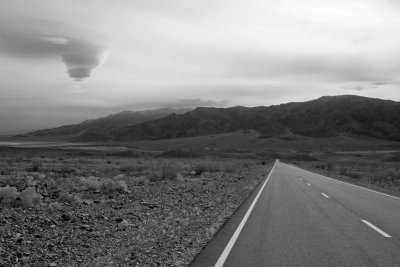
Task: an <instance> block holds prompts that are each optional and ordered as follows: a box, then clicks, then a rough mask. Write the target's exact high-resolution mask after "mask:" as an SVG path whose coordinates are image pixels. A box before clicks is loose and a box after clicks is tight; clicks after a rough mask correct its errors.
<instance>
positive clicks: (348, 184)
mask: <svg viewBox="0 0 400 267" xmlns="http://www.w3.org/2000/svg"><path fill="white" fill-rule="evenodd" d="M294 167H295V166H294ZM295 168H298V169H300V170H303V171H305V172H308V173H312V174H315V175H318V176H321V177H324V178H328V179H331V180H333V181H335V182H338V183H342V184H347V185H351V186H354V187H357V188H361V189H364V190H367V191H371V192H374V193H377V194H380V195H384V196H387V197H391V198H394V199H399V200H400V197H395V196H392V195H388V194H385V193H381V192H378V191H375V190H371V189H368V188H365V187H362V186H358V185H354V184H351V183H346V182H343V181H339V180H337V179H333V178H331V177H328V176H325V175H321V174H319V173H315V172H310V171H307V170H305V169H302V168H299V167H295Z"/></svg>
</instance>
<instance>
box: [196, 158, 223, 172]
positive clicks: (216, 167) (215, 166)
mask: <svg viewBox="0 0 400 267" xmlns="http://www.w3.org/2000/svg"><path fill="white" fill-rule="evenodd" d="M221 169H222V166H221V164H220V163H219V162H215V161H211V160H200V161H197V162H196V163H195V165H194V172H195V174H196V175H200V174H202V173H203V172H219V171H220V170H221Z"/></svg>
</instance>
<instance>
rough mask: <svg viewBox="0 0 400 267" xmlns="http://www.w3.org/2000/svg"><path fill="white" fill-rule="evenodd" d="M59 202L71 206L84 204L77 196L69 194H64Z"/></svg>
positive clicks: (59, 198)
mask: <svg viewBox="0 0 400 267" xmlns="http://www.w3.org/2000/svg"><path fill="white" fill-rule="evenodd" d="M58 201H59V202H61V203H67V204H70V205H75V204H79V203H81V202H82V200H81V198H80V197H79V196H77V195H73V194H69V193H67V192H62V193H61V194H60V196H59V197H58Z"/></svg>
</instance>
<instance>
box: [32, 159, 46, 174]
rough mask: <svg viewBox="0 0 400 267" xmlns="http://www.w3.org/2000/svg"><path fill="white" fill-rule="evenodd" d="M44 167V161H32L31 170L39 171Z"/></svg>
mask: <svg viewBox="0 0 400 267" xmlns="http://www.w3.org/2000/svg"><path fill="white" fill-rule="evenodd" d="M42 167H43V163H42V162H40V161H38V160H34V161H32V162H31V167H30V170H31V171H33V172H38V171H40V169H41V168H42Z"/></svg>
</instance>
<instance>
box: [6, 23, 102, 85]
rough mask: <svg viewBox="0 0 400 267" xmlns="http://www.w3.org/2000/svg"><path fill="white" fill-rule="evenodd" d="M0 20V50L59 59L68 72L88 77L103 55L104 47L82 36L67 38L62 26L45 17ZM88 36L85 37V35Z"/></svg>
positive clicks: (29, 56) (35, 57) (11, 53)
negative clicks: (44, 18) (41, 18)
mask: <svg viewBox="0 0 400 267" xmlns="http://www.w3.org/2000/svg"><path fill="white" fill-rule="evenodd" d="M11 21H13V22H14V23H12V22H10V20H7V19H4V18H3V19H0V37H1V39H0V53H2V54H5V55H8V56H13V57H20V58H24V59H34V60H40V59H46V58H57V57H58V58H59V57H61V58H62V61H63V62H64V63H65V65H66V67H67V73H68V75H69V76H70V77H71V78H73V79H75V80H83V79H85V78H88V77H89V76H90V74H91V72H92V71H93V69H94V68H96V67H97V66H99V65H100V64H101V63H102V62H103V60H104V56H105V48H104V47H102V46H101V45H98V44H96V43H92V42H89V41H86V40H85V39H83V38H77V37H71V35H70V30H67V29H66V27H63V25H61V24H58V23H56V22H52V21H47V20H35V19H31V20H27V21H25V20H22V23H20V24H15V19H14V20H11ZM88 37H89V36H88Z"/></svg>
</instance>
